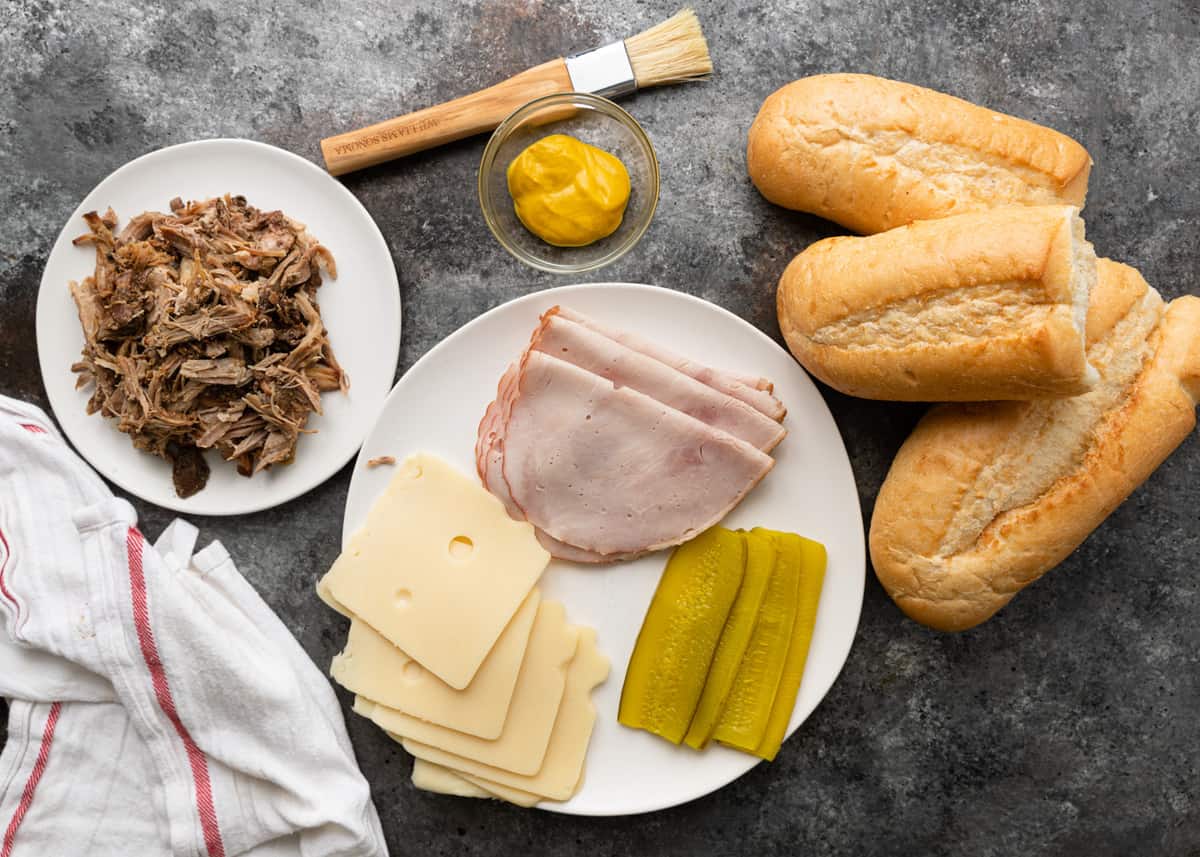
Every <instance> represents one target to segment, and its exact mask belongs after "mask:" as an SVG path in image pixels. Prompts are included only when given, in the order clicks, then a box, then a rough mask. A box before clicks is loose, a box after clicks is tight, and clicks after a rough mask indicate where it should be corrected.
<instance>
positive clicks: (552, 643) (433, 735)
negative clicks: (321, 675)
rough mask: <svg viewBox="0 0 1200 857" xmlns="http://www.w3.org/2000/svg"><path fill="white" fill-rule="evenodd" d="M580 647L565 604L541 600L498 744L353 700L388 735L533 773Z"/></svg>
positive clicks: (545, 746)
mask: <svg viewBox="0 0 1200 857" xmlns="http://www.w3.org/2000/svg"><path fill="white" fill-rule="evenodd" d="M578 643H579V629H578V628H575V627H573V626H571V625H568V624H567V613H566V611H565V610H564V609H563V606H562V604H560V603H558V602H557V601H542V603H541V604H540V605H539V606H538V613H537V618H536V619H535V620H534V623H533V630H532V631H531V632H530V634H529V647H528V649H527V650H526V652H525V661H524V663H522V664H521V673H520V675H519V676H517V686H516V689H515V690H514V691H513V698H512V704H511V705H510V706H509V709H508V717H507V719H506V720H505V722H504V731H503V732H501V733H500V737H499V738H497V739H496V740H494V741H487V740H484V739H483V738H477V737H475V736H474V735H467V734H465V733H463V732H455V731H454V730H452V729H447V728H445V727H444V726H437V725H435V724H433V723H427V722H425V721H424V720H419V719H417V718H416V717H411V716H409V715H407V714H404V713H403V712H401V711H397V710H396V709H394V708H387V707H385V706H382V705H376V704H375V703H373V702H371V701H370V700H367V699H364V698H363V697H361V696H360V697H357V698H356V699H355V700H354V710H355V711H356V712H357V713H359V714H361V715H363V716H364V717H369V718H371V720H373V721H375V723H376V725H378V726H379V727H380V728H382V729H386V730H387V731H388V732H392V733H395V734H398V735H403V736H404V737H406V738H413V739H415V740H417V741H420V742H421V743H423V744H429V745H432V746H434V747H439V748H441V749H443V750H445V751H446V752H448V753H453V754H455V755H459V756H469V757H470V758H472V759H477V760H479V761H481V762H483V763H485V764H487V765H492V766H495V767H497V768H504V769H505V770H509V771H515V772H517V773H521V774H535V773H537V771H538V769H539V768H541V766H542V759H543V758H545V756H546V749H547V747H549V745H550V735H551V733H552V732H553V731H554V722H555V719H556V718H557V716H558V708H559V703H561V702H562V699H563V693H564V691H565V689H566V685H567V668H568V666H569V665H570V664H571V662H572V658H573V657H574V656H575V650H576V646H577V645H578ZM434 761H436V760H434ZM517 788H520V786H517Z"/></svg>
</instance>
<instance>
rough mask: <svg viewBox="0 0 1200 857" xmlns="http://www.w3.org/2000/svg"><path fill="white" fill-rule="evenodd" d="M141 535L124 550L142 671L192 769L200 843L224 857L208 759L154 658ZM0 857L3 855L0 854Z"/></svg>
mask: <svg viewBox="0 0 1200 857" xmlns="http://www.w3.org/2000/svg"><path fill="white" fill-rule="evenodd" d="M143 544H144V542H143V539H142V534H141V533H140V532H138V530H137V528H136V527H130V528H129V533H128V534H127V535H126V537H125V547H126V550H127V551H128V554H129V584H130V590H131V592H132V595H133V624H134V627H135V628H136V629H137V635H138V644H139V645H140V646H141V649H142V658H143V660H145V662H146V668H147V669H149V670H150V681H151V683H152V684H153V685H154V696H155V698H156V699H157V700H158V705H159V707H160V708H161V709H162V710H163V713H164V714H166V715H167V719H168V720H170V721H171V725H172V726H174V727H175V732H176V734H178V735H179V740H180V741H182V742H183V749H184V751H185V752H186V753H187V758H188V764H189V765H190V766H191V768H192V783H193V785H194V786H195V790H196V811H197V813H198V814H199V816H200V828H201V830H202V831H203V832H204V844H205V846H206V847H207V849H208V854H209V857H225V845H224V843H223V842H222V841H221V825H220V824H219V823H218V821H217V810H216V806H215V804H214V803H213V795H212V781H211V780H210V779H209V776H208V759H207V758H206V757H205V755H204V752H203V751H202V750H201V749H200V748H199V747H197V746H196V742H195V741H193V740H192V736H191V734H190V733H189V732H188V730H187V727H186V726H184V725H183V721H182V720H181V719H180V718H179V712H178V711H177V710H176V708H175V699H174V698H173V697H172V696H171V686H170V684H169V683H168V682H167V671H166V670H165V669H163V664H162V661H161V660H160V659H159V656H158V644H157V643H155V641H154V629H153V628H152V627H151V626H150V608H149V604H148V602H147V596H146V575H145V573H144V572H143V570H142V548H143ZM0 857H7V855H4V854H0Z"/></svg>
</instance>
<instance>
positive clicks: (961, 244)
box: [777, 205, 1095, 402]
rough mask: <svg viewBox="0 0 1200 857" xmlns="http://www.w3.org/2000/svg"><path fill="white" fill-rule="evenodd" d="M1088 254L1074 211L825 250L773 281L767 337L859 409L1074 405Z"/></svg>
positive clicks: (934, 228) (1026, 212)
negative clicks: (1024, 402)
mask: <svg viewBox="0 0 1200 857" xmlns="http://www.w3.org/2000/svg"><path fill="white" fill-rule="evenodd" d="M1094 280H1095V254H1094V253H1093V252H1092V248H1091V245H1090V244H1088V243H1087V241H1085V240H1084V237H1083V221H1082V220H1080V218H1079V216H1078V212H1077V210H1076V209H1074V208H1071V207H1070V206H1062V205H1052V206H1036V207H1022V206H1010V207H1007V208H997V209H992V210H990V211H982V212H976V213H974V214H963V215H959V216H957V217H948V218H943V219H942V220H926V221H921V222H918V223H914V224H912V225H910V226H902V227H900V228H898V229H893V230H891V231H889V232H883V233H880V234H878V235H871V236H868V237H865V238H854V237H837V238H827V239H825V240H824V241H818V242H817V243H816V244H813V245H811V246H810V247H809V248H808V249H807V250H805V251H804V252H802V253H801V254H800V255H798V256H797V257H796V258H795V259H793V260H792V262H791V264H790V265H788V267H787V269H786V270H785V271H784V272H783V276H782V277H781V278H780V280H779V292H778V296H777V297H778V309H779V326H780V329H781V330H782V331H783V335H784V338H786V339H787V343H788V346H789V347H790V348H791V350H792V353H793V354H794V355H796V359H797V360H799V361H800V362H801V363H802V364H803V365H804V367H805V368H806V369H808V371H809V372H811V373H812V374H814V375H816V376H817V377H818V378H820V379H821V380H822V381H824V382H825V383H826V384H829V385H830V386H831V387H834V388H836V389H838V390H841V391H842V392H843V393H848V394H850V395H852V396H861V397H863V398H868V399H891V400H896V401H952V402H965V401H983V400H994V399H1031V398H1041V397H1048V396H1065V395H1074V394H1076V393H1081V392H1084V391H1085V390H1087V389H1088V387H1089V386H1090V384H1091V383H1092V381H1093V380H1094V379H1095V372H1094V371H1093V370H1091V369H1090V367H1089V366H1088V363H1087V360H1086V358H1085V357H1084V323H1085V319H1086V316H1087V300H1088V292H1089V291H1090V289H1091V286H1092V283H1093V282H1094Z"/></svg>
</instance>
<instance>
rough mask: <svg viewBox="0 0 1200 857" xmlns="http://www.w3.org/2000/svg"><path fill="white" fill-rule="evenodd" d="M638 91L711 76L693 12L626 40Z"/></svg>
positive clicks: (687, 10)
mask: <svg viewBox="0 0 1200 857" xmlns="http://www.w3.org/2000/svg"><path fill="white" fill-rule="evenodd" d="M625 50H626V51H627V52H628V53H629V63H630V65H632V66H633V76H634V77H635V78H637V85H638V89H644V88H645V87H647V86H660V85H662V84H664V83H676V82H678V81H681V80H693V79H695V78H697V77H703V76H705V75H707V74H711V73H712V60H711V59H710V58H709V56H708V42H706V41H704V33H702V32H701V31H700V21H699V19H698V18H697V17H696V13H695V12H693V11H692V10H691V9H683V10H681V11H679V12H676V13H675V14H674V15H672V16H671V17H670V18H668V19H667V20H665V21H663V22H662V23H661V24H658V25H657V26H654V27H651V28H650V29H649V30H646V31H645V32H644V33H638V34H637V35H636V36H630V37H629V38H628V39H626V40H625Z"/></svg>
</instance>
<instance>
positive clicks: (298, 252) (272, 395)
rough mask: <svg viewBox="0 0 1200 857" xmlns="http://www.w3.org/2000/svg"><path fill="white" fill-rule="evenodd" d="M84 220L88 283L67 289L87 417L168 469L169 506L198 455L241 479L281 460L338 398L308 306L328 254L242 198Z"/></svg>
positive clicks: (192, 480)
mask: <svg viewBox="0 0 1200 857" xmlns="http://www.w3.org/2000/svg"><path fill="white" fill-rule="evenodd" d="M84 220H86V221H87V224H88V226H89V227H90V229H91V232H90V233H88V234H86V235H83V236H81V237H79V238H77V239H75V243H76V244H92V245H94V246H95V249H96V271H95V273H94V274H93V275H92V276H90V277H87V278H86V279H84V281H83V282H82V283H75V282H72V283H71V284H70V287H71V294H72V295H73V296H74V298H75V304H76V306H77V307H78V308H79V320H80V322H81V323H82V325H83V332H84V337H85V340H86V342H85V345H84V349H83V359H82V360H80V361H79V362H78V363H76V364H75V365H74V366H72V367H71V368H72V369H73V370H74V371H75V372H77V373H79V380H78V385H77V386H79V387H82V386H84V385H86V384H88V383H89V382H90V383H94V384H95V391H94V393H93V394H92V397H91V399H90V400H89V402H88V413H97V412H99V413H101V414H103V415H104V416H106V417H112V418H114V419H116V420H117V427H118V428H119V429H120V430H121V431H123V432H126V433H127V434H129V435H130V436H131V437H132V438H133V444H134V446H136V447H137V448H138V449H143V450H146V451H147V452H151V453H153V454H155V455H158V456H161V457H163V458H165V459H167V460H168V461H170V462H171V463H172V465H173V468H174V479H175V491H176V493H177V494H178V495H179V496H180V497H189V496H191V495H192V494H195V493H196V492H197V491H199V490H200V489H201V488H203V487H204V485H205V483H206V481H207V480H208V475H209V469H208V465H207V464H206V463H205V461H204V458H203V456H202V454H201V453H202V451H203V450H206V449H216V450H217V451H219V452H220V454H221V455H222V456H224V457H225V458H226V459H227V460H229V461H235V462H236V463H237V469H238V472H239V473H241V474H242V475H243V476H252V475H253V474H255V473H258V472H259V471H260V470H263V469H265V468H268V467H270V466H272V465H274V464H286V463H288V462H290V461H291V460H292V457H293V456H294V455H295V451H296V440H297V438H298V437H299V436H300V434H301V433H304V432H306V431H311V429H308V430H306V429H305V424H306V423H307V421H308V417H309V414H310V413H312V412H314V411H315V412H316V413H318V414H319V413H321V393H322V392H326V391H331V390H338V389H340V390H342V391H343V392H345V391H346V389H347V386H348V381H347V378H346V375H345V373H344V372H343V371H342V368H341V367H340V366H339V365H338V363H337V360H336V359H335V358H334V356H333V350H332V348H331V347H330V345H329V339H328V336H327V334H326V331H325V325H324V324H323V323H322V321H321V314H320V309H319V308H318V306H317V300H316V294H317V289H318V288H319V287H320V285H321V269H322V268H324V269H325V270H326V271H327V272H328V274H329V276H331V277H336V276H337V269H336V267H335V265H334V261H333V256H332V255H331V254H330V252H329V251H328V250H327V249H326V248H325V247H323V246H321V244H320V243H318V242H317V240H316V239H315V238H314V237H313V236H312V235H310V234H308V232H307V231H306V230H305V227H304V225H303V224H300V223H297V222H296V221H294V220H291V219H289V218H288V217H286V216H285V215H284V214H283V213H282V212H279V211H259V210H258V209H256V208H254V207H253V206H251V205H248V204H247V203H246V200H245V198H244V197H241V196H228V195H227V196H224V197H221V198H218V199H210V200H207V201H205V202H189V203H188V204H187V205H184V204H183V202H182V201H181V200H180V199H178V198H176V199H174V200H172V201H171V213H170V214H165V213H163V212H158V211H146V212H143V213H142V214H139V215H138V216H137V217H135V218H133V219H132V220H130V221H129V223H127V224H126V225H125V227H124V228H123V229H121V230H120V231H119V232H117V231H116V229H117V216H116V214H115V213H114V212H113V210H112V209H111V208H110V209H109V210H108V211H107V212H105V214H104V216H103V217H101V216H99V215H97V214H96V212H90V213H88V214H85V215H84Z"/></svg>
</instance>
